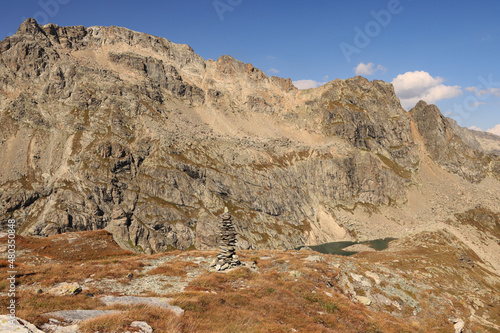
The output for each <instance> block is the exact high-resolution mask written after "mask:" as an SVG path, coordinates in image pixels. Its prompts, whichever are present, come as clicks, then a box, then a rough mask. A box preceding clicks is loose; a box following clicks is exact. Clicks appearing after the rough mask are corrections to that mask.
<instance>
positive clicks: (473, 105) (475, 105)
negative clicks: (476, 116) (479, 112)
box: [470, 102, 486, 108]
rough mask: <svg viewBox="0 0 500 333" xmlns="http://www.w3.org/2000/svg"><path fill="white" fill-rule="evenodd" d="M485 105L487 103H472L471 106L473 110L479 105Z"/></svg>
mask: <svg viewBox="0 0 500 333" xmlns="http://www.w3.org/2000/svg"><path fill="white" fill-rule="evenodd" d="M484 104H486V102H474V103H470V106H471V107H473V108H476V107H478V106H479V105H484Z"/></svg>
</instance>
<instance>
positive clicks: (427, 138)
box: [409, 101, 489, 182]
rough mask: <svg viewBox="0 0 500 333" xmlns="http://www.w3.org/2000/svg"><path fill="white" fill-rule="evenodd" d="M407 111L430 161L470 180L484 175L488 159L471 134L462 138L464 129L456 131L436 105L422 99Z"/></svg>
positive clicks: (473, 180) (481, 178)
mask: <svg viewBox="0 0 500 333" xmlns="http://www.w3.org/2000/svg"><path fill="white" fill-rule="evenodd" d="M409 114H410V116H411V118H412V119H413V121H414V122H415V124H416V126H417V128H418V131H419V133H420V134H421V135H422V137H423V139H424V144H425V147H426V149H427V151H428V152H429V154H430V156H431V157H432V159H433V160H434V161H436V162H437V163H438V164H440V165H442V166H443V167H444V168H446V169H447V170H448V171H450V172H453V173H457V174H459V175H460V176H462V177H465V178H466V179H468V180H470V181H472V182H479V181H481V180H483V179H484V178H485V177H486V175H487V172H488V168H489V166H488V162H487V161H486V160H485V159H484V153H483V152H482V151H481V150H480V149H478V147H479V145H478V143H477V141H475V139H473V138H469V139H466V137H465V135H466V134H465V133H467V132H468V130H466V129H463V130H460V131H458V130H457V128H456V127H454V126H453V125H452V123H450V121H449V120H448V119H447V118H446V117H445V116H443V115H442V114H441V112H440V111H439V109H438V108H437V106H435V105H428V104H427V103H426V102H424V101H420V102H418V103H417V105H416V106H415V107H414V108H413V109H411V110H410V112H409ZM463 138H464V139H465V140H468V141H469V143H467V141H464V139H463Z"/></svg>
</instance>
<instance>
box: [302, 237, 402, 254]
mask: <svg viewBox="0 0 500 333" xmlns="http://www.w3.org/2000/svg"><path fill="white" fill-rule="evenodd" d="M393 240H396V238H383V239H375V240H370V241H364V242H347V241H343V242H331V243H325V244H320V245H311V246H309V247H310V248H311V249H313V250H314V251H317V252H320V253H324V254H336V255H341V256H351V255H353V254H356V253H358V252H357V251H344V249H345V248H346V247H349V246H352V245H356V244H362V245H366V246H369V247H371V248H372V249H374V250H376V251H381V250H385V249H387V248H388V247H389V243H390V242H392V241H393ZM303 247H304V246H301V247H299V249H301V248H303Z"/></svg>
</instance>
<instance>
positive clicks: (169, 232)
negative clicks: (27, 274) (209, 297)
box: [0, 19, 500, 253]
mask: <svg viewBox="0 0 500 333" xmlns="http://www.w3.org/2000/svg"><path fill="white" fill-rule="evenodd" d="M0 56H1V59H2V61H1V63H0V89H1V93H2V94H1V98H0V110H1V111H2V113H1V115H0V118H1V124H0V128H1V135H0V146H1V147H2V149H1V150H2V152H1V153H0V160H1V162H0V187H1V188H2V192H1V193H2V194H1V195H0V200H1V204H0V216H1V217H2V221H4V220H5V221H6V220H7V219H8V218H15V219H16V220H18V221H19V224H20V230H19V231H20V232H21V233H22V234H27V235H41V236H48V235H53V234H56V233H61V232H67V231H79V230H91V229H102V228H106V229H107V230H109V231H110V232H112V233H113V235H114V236H115V238H116V240H117V242H118V243H119V244H120V245H121V246H123V247H125V248H129V249H133V250H135V251H146V252H149V253H151V252H159V251H164V250H166V249H171V248H179V249H186V248H189V247H196V248H201V249H203V248H210V247H213V246H214V245H215V244H216V236H215V235H216V216H217V215H218V214H219V213H220V212H221V210H222V209H223V207H224V206H228V207H229V209H230V210H231V211H232V214H233V215H234V216H235V218H236V220H237V221H236V228H237V231H238V233H239V239H238V243H239V246H240V247H242V248H264V247H272V248H292V247H297V246H300V245H306V244H319V243H324V242H329V241H335V240H366V239H369V238H371V237H389V236H397V237H399V236H403V235H407V234H411V233H413V232H418V231H419V230H422V229H425V228H428V225H430V224H432V223H434V224H439V223H441V222H444V221H446V220H447V219H449V218H451V219H453V214H455V213H461V212H463V211H465V210H466V209H467V208H473V207H474V206H476V205H477V204H482V205H485V206H486V207H488V208H489V209H492V210H493V211H499V210H500V208H499V207H500V204H499V202H498V199H497V198H498V197H499V195H496V197H495V196H494V197H493V198H492V197H491V196H490V195H488V194H487V193H490V192H491V193H498V188H495V186H496V187H498V186H497V185H495V184H498V183H497V182H498V179H499V175H500V159H499V157H498V154H495V150H494V149H493V150H491V149H490V150H488V151H486V150H484V149H483V148H482V146H481V145H480V144H479V143H478V142H477V140H476V135H475V134H474V133H473V132H471V131H467V130H463V129H462V130H457V128H458V127H456V126H455V125H453V124H452V123H451V122H450V121H449V120H447V119H446V118H445V117H444V116H442V114H441V113H440V111H439V110H438V109H437V107H435V106H433V105H427V104H426V103H425V102H420V103H419V104H417V105H416V106H415V108H413V109H412V110H411V111H410V112H406V111H405V110H404V109H403V108H402V107H401V105H400V104H399V100H398V98H397V97H396V95H395V92H394V89H393V87H392V85H391V84H389V83H385V82H383V81H378V80H374V81H368V80H366V79H365V78H362V77H359V76H358V77H354V78H350V79H347V80H340V79H336V80H333V81H331V82H328V83H326V84H325V85H323V86H321V87H318V88H315V89H308V90H298V89H297V88H295V87H294V86H293V84H292V82H291V80H290V79H283V78H278V77H268V76H267V75H266V74H265V73H264V72H262V71H261V70H260V69H257V68H255V67H253V66H252V65H251V64H244V63H243V62H240V61H238V60H236V59H234V58H232V57H230V56H221V57H220V58H219V59H217V60H210V59H209V60H204V59H203V58H202V57H200V56H199V55H196V54H195V53H194V51H193V50H192V48H190V47H189V46H187V45H184V44H174V43H172V42H170V41H168V40H166V39H163V38H159V37H154V36H150V35H147V34H144V33H139V32H134V31H131V30H128V29H125V28H118V27H89V28H84V27H82V26H77V27H59V26H57V25H54V24H47V25H45V26H39V25H38V24H37V23H36V21H35V20H33V19H28V20H26V21H25V22H24V23H23V24H21V26H20V27H19V29H18V32H17V33H16V34H15V35H14V36H11V37H7V38H6V39H4V40H3V41H2V42H0ZM431 116H432V120H431V121H430V120H429V117H431ZM464 133H465V134H464ZM471 133H472V136H470V135H471ZM490 141H491V140H490ZM476 143H477V144H476ZM424 169H425V170H427V171H425V170H424ZM423 170H424V171H423ZM444 170H445V171H444ZM424 173H425V174H426V175H427V174H428V175H431V176H432V177H434V176H435V175H436V174H440V175H443V177H444V178H446V179H447V180H446V181H447V182H451V183H453V184H455V185H456V186H455V187H460V188H462V192H464V193H466V194H464V195H462V196H457V197H456V198H455V194H449V193H448V192H446V193H444V192H443V193H442V194H440V195H444V196H449V195H450V196H451V197H454V198H455V199H454V202H453V203H452V204H450V207H451V208H450V209H449V211H448V210H443V211H439V213H437V214H435V213H434V212H433V211H432V209H434V210H436V209H438V208H436V207H433V206H432V205H433V204H435V203H436V202H440V200H441V199H433V198H432V199H429V198H428V197H429V194H430V193H434V191H437V192H436V193H438V192H442V191H444V190H442V189H441V188H439V187H440V186H437V187H429V186H427V185H428V183H429V182H437V183H439V182H441V180H439V179H433V180H432V181H431V180H430V178H425V177H427V176H425V177H423V175H424ZM455 175H457V176H455ZM424 178H425V179H424ZM441 187H443V188H446V185H443V186H441ZM415 188H419V189H420V190H422V189H423V188H426V189H427V190H428V191H430V192H427V193H421V194H420V196H419V195H417V194H416V193H414V192H415V190H414V189H415ZM427 190H426V191H427ZM446 191H449V190H448V189H447V190H446ZM488 191H490V192H488ZM469 192H470V193H483V194H478V195H469V194H467V193H469ZM426 196H427V197H426ZM424 197H425V198H424ZM425 201H427V202H429V203H430V202H434V203H430V205H431V206H430V207H426V208H425V209H423V211H424V212H423V213H415V212H414V211H413V210H414V208H412V207H420V206H419V205H421V202H425ZM439 205H442V203H439ZM403 210H404V211H403ZM407 211H410V212H412V213H407ZM434 214H435V215H434ZM402 216H404V217H405V219H407V220H408V221H401V220H402V218H401V217H402ZM427 219H431V220H432V223H431V222H429V221H426V220H427Z"/></svg>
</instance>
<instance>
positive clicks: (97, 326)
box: [80, 305, 193, 333]
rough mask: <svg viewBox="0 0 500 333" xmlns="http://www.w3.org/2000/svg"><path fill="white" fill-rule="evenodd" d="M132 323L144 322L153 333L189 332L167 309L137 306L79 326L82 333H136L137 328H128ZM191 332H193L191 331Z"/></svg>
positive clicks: (178, 318) (187, 326)
mask: <svg viewBox="0 0 500 333" xmlns="http://www.w3.org/2000/svg"><path fill="white" fill-rule="evenodd" d="M134 321H145V322H147V323H148V324H149V325H150V326H151V327H154V331H155V332H172V333H175V332H189V330H187V329H188V328H190V327H191V326H190V325H187V324H186V323H184V322H183V321H181V318H180V317H179V316H177V315H176V314H174V313H173V312H171V311H170V310H167V309H162V308H158V307H152V306H146V305H138V306H133V307H130V308H129V309H128V311H125V312H123V313H117V314H109V315H104V316H100V317H97V318H93V319H90V320H86V321H84V322H82V324H81V325H80V329H81V331H82V332H84V333H91V332H97V331H99V332H101V333H107V332H110V333H111V332H126V331H130V332H136V330H137V328H133V327H132V326H130V324H132V322H134ZM191 332H193V331H191Z"/></svg>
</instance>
